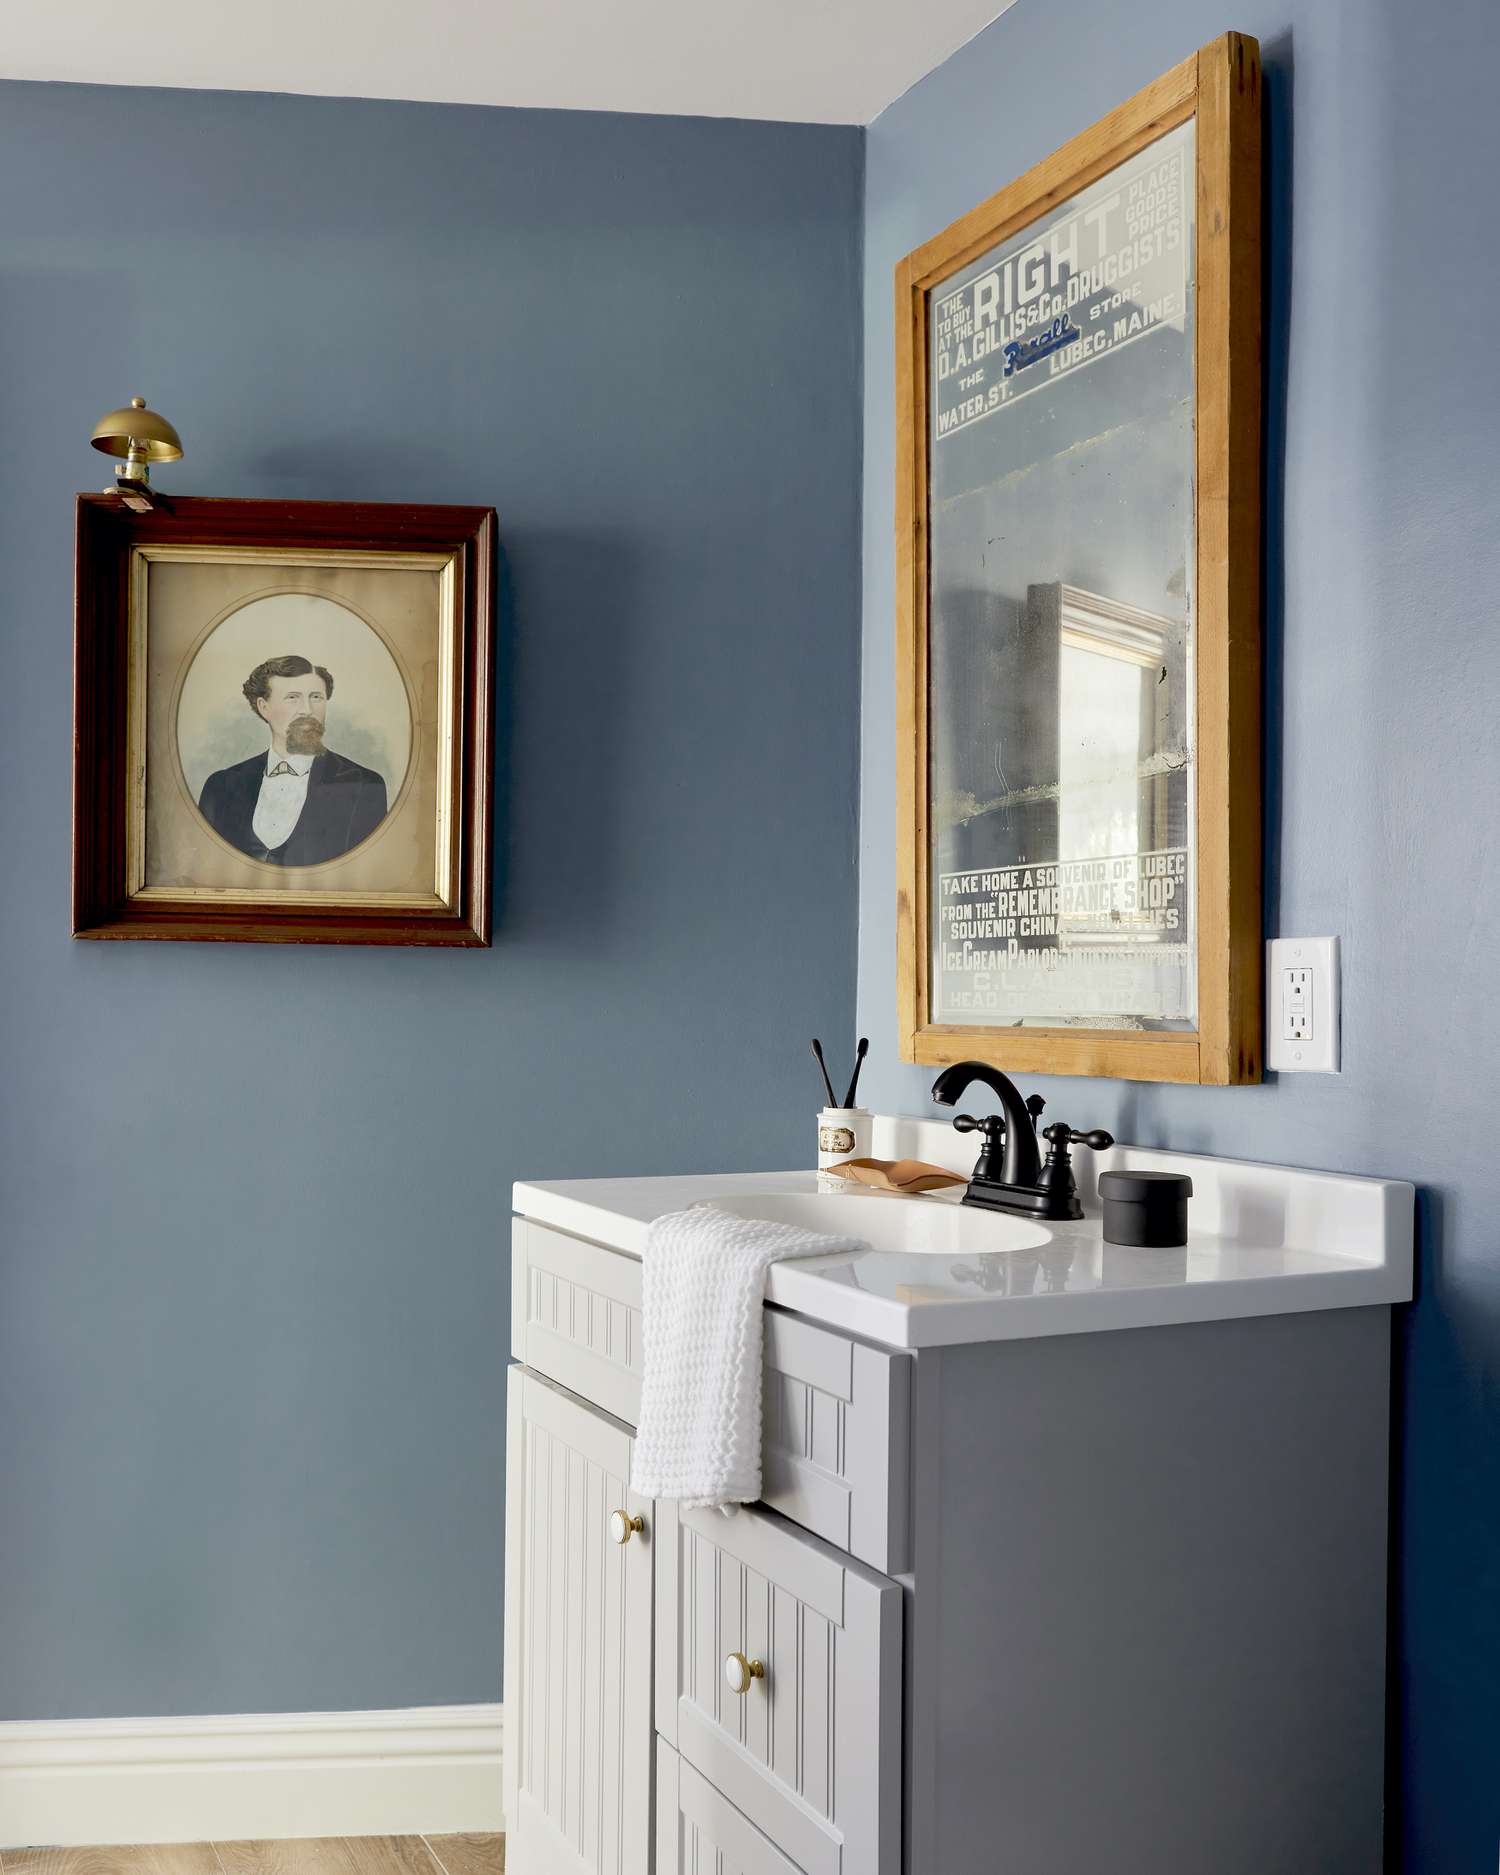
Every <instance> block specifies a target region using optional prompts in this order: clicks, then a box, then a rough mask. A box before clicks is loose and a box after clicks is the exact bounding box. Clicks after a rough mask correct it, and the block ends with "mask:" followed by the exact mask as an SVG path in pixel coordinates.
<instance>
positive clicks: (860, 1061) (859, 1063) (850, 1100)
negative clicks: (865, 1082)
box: [829, 1035, 870, 1107]
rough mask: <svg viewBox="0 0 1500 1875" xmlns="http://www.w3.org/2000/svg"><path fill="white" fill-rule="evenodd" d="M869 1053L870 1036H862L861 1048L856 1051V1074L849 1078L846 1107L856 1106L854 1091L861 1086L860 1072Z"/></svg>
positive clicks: (845, 1097)
mask: <svg viewBox="0 0 1500 1875" xmlns="http://www.w3.org/2000/svg"><path fill="white" fill-rule="evenodd" d="M869 1052H870V1038H869V1036H868V1035H861V1036H860V1038H859V1047H858V1048H856V1049H855V1051H854V1072H853V1074H851V1075H850V1076H849V1091H848V1093H847V1094H845V1096H844V1105H845V1106H846V1107H852V1106H853V1105H854V1090H855V1088H856V1087H858V1086H859V1071H860V1069H861V1068H862V1067H863V1066H864V1065H865V1056H866V1055H867V1054H869ZM832 1091H833V1090H832V1089H831V1088H830V1089H829V1092H830V1093H831V1092H832Z"/></svg>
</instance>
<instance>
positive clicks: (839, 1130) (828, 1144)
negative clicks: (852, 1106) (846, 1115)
mask: <svg viewBox="0 0 1500 1875" xmlns="http://www.w3.org/2000/svg"><path fill="white" fill-rule="evenodd" d="M853 1150H854V1134H853V1133H852V1132H851V1131H850V1129H849V1128H848V1127H847V1126H820V1127H819V1128H818V1151H819V1152H853Z"/></svg>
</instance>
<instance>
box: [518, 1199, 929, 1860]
mask: <svg viewBox="0 0 1500 1875" xmlns="http://www.w3.org/2000/svg"><path fill="white" fill-rule="evenodd" d="M512 1256H513V1264H512V1270H513V1311H514V1312H513V1318H512V1347H513V1352H514V1354H515V1356H516V1359H517V1362H518V1363H520V1364H518V1365H516V1366H513V1367H512V1368H511V1370H510V1382H509V1393H508V1413H509V1426H508V1437H507V1466H508V1473H509V1475H508V1478H507V1505H506V1604H505V1606H506V1619H505V1659H506V1669H505V1672H506V1683H505V1709H506V1725H507V1741H506V1755H505V1762H506V1781H507V1795H506V1827H507V1833H508V1845H507V1866H508V1867H509V1868H511V1869H512V1870H513V1871H518V1872H519V1875H553V1872H554V1871H558V1872H561V1871H567V1872H568V1875H573V1871H580V1872H582V1871H587V1872H588V1875H616V1872H618V1875H636V1871H645V1870H648V1869H651V1868H657V1869H668V1868H674V1867H677V1866H678V1863H677V1862H676V1861H675V1860H674V1859H673V1857H674V1856H680V1855H685V1856H686V1858H687V1859H686V1860H685V1862H684V1863H683V1864H682V1866H683V1867H684V1868H685V1869H687V1870H693V1869H695V1868H701V1867H702V1866H703V1863H702V1860H701V1858H702V1857H703V1856H705V1855H707V1854H708V1853H709V1845H711V1844H712V1845H714V1848H713V1853H715V1854H717V1855H719V1856H721V1857H723V1858H724V1860H725V1866H726V1867H734V1866H740V1867H743V1868H744V1869H745V1870H746V1871H747V1875H749V1872H750V1871H754V1872H755V1875H761V1871H769V1870H785V1871H789V1872H790V1875H900V1868H901V1720H902V1677H903V1676H902V1663H901V1624H902V1592H901V1588H900V1585H899V1583H897V1582H896V1581H894V1580H892V1579H891V1577H890V1576H888V1575H885V1574H882V1573H880V1572H879V1571H878V1570H877V1569H876V1568H873V1567H870V1566H869V1565H867V1564H866V1563H864V1562H861V1561H860V1560H859V1559H858V1557H856V1556H855V1555H854V1554H852V1553H850V1551H849V1546H850V1544H851V1542H853V1541H857V1542H858V1543H859V1544H860V1546H861V1548H862V1550H863V1551H864V1552H865V1553H866V1554H868V1555H871V1556H874V1557H875V1558H877V1559H878V1560H879V1561H881V1562H886V1561H893V1560H900V1559H902V1558H903V1556H904V1550H905V1547H906V1541H907V1518H906V1510H905V1506H906V1496H905V1493H906V1474H907V1466H906V1437H907V1425H906V1409H907V1402H908V1380H909V1369H910V1357H909V1356H906V1355H903V1354H899V1353H895V1352H893V1351H890V1350H884V1349H873V1348H867V1347H862V1346H857V1345H856V1344H855V1343H854V1342H853V1341H852V1340H851V1339H850V1338H849V1337H848V1336H846V1335H839V1334H835V1333H832V1332H830V1331H828V1330H826V1329H822V1328H820V1327H818V1326H817V1325H816V1324H813V1323H810V1322H802V1321H799V1320H796V1319H795V1318H790V1317H780V1316H774V1315H773V1316H770V1317H768V1324H767V1335H766V1373H765V1397H766V1407H767V1412H766V1426H767V1434H766V1444H767V1457H768V1462H767V1466H766V1477H767V1486H766V1489H767V1502H769V1503H774V1504H778V1505H779V1506H780V1507H781V1508H782V1509H783V1510H784V1512H785V1513H786V1515H785V1517H783V1516H778V1515H774V1514H768V1513H767V1512H763V1511H760V1510H758V1509H747V1510H744V1511H742V1512H740V1513H739V1514H738V1515H736V1516H734V1517H732V1518H725V1517H721V1516H718V1515H717V1514H710V1513H704V1512H694V1511H681V1512H679V1510H678V1507H677V1506H676V1505H675V1504H671V1503H667V1504H660V1505H657V1504H653V1503H651V1502H646V1501H642V1500H638V1499H637V1498H636V1497H635V1496H634V1494H633V1493H632V1492H630V1491H629V1489H628V1479H629V1475H630V1446H631V1431H632V1426H633V1422H634V1419H635V1417H636V1414H637V1412H638V1410H639V1403H640V1279H641V1268H640V1264H639V1262H638V1261H637V1260H635V1259H633V1258H631V1257H628V1256H624V1255H622V1254H620V1252H618V1251H616V1250H613V1249H610V1248H608V1247H606V1246H604V1245H601V1244H597V1243H594V1242H591V1241H589V1240H587V1239H584V1238H577V1237H572V1236H569V1235H568V1234H566V1233H564V1232H560V1231H557V1230H552V1229H548V1228H547V1227H546V1226H544V1225H540V1224H536V1223H530V1222H528V1221H527V1220H525V1219H522V1218H518V1219H517V1220H516V1221H515V1225H514V1229H513V1235H512ZM790 1520H795V1523H794V1522H793V1521H790ZM797 1525H800V1526H801V1528H798V1527H796V1526H797ZM809 1533H818V1534H809ZM622 1536H623V1537H624V1539H625V1540H624V1541H623V1542H621V1541H620V1540H619V1539H620V1538H621V1537H622ZM824 1536H831V1537H833V1538H835V1539H837V1540H838V1541H839V1543H840V1547H839V1548H837V1549H836V1548H835V1547H834V1546H833V1544H831V1543H829V1542H827V1541H824V1540H823V1537H824ZM653 1642H654V1645H653ZM731 1675H737V1676H738V1677H737V1679H736V1682H735V1684H734V1685H733V1686H732V1685H731V1684H730V1676H731ZM654 1732H659V1734H660V1739H654V1738H653V1733H654ZM654 1750H659V1751H661V1752H662V1753H664V1754H666V1755H665V1757H664V1758H663V1760H662V1762H663V1763H670V1765H671V1767H672V1771H671V1777H672V1790H673V1792H674V1797H673V1802H674V1803H675V1802H676V1801H677V1798H676V1795H675V1793H676V1792H677V1791H678V1790H679V1788H680V1787H681V1783H682V1778H685V1779H686V1788H687V1791H688V1798H687V1802H688V1809H687V1810H686V1811H684V1812H683V1813H682V1815H681V1816H678V1815H677V1813H676V1812H675V1811H674V1813H673V1815H672V1816H671V1817H668V1816H667V1815H666V1813H665V1812H664V1811H661V1810H660V1809H659V1810H658V1815H657V1817H656V1821H655V1826H654V1829H653V1826H652V1821H651V1816H650V1807H651V1796H652V1792H653V1788H657V1787H659V1785H658V1782H657V1780H659V1778H660V1776H661V1775H662V1772H661V1770H660V1768H658V1769H657V1771H656V1772H655V1774H653V1752H654ZM679 1759H680V1761H681V1775H680V1776H679V1772H678V1763H679ZM700 1787H701V1788H700ZM695 1792H698V1793H699V1800H697V1801H696V1803H695V1800H694V1793H695ZM705 1792H706V1793H707V1794H706V1795H705V1794H703V1793H705ZM695 1819H696V1820H695ZM679 1832H683V1833H681V1834H680V1835H679ZM693 1832H697V1834H696V1835H695V1834H694V1833H693ZM653 1839H654V1845H655V1847H654V1850H653ZM672 1844H677V1845H678V1846H677V1847H676V1848H670V1847H669V1845H672ZM684 1844H685V1845H686V1847H685V1848H684V1847H683V1846H682V1845H684ZM694 1856H697V1857H699V1858H700V1859H699V1861H697V1862H695V1861H694V1860H693V1859H692V1858H693V1857H694ZM708 1866H710V1867H716V1866H717V1864H715V1863H712V1862H710V1863H709V1864H708Z"/></svg>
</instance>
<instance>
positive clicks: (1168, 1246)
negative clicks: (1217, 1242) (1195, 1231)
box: [1099, 1172, 1193, 1250]
mask: <svg viewBox="0 0 1500 1875" xmlns="http://www.w3.org/2000/svg"><path fill="white" fill-rule="evenodd" d="M1192 1195H1193V1181H1192V1180H1191V1179H1190V1178H1189V1177H1187V1175H1186V1174H1185V1173H1183V1172H1101V1173H1100V1174H1099V1196H1100V1199H1101V1200H1102V1201H1103V1204H1104V1241H1105V1242H1106V1243H1120V1244H1135V1245H1139V1246H1140V1247H1141V1248H1143V1249H1147V1250H1172V1249H1176V1248H1177V1247H1178V1246H1180V1245H1182V1244H1185V1243H1186V1242H1187V1201H1188V1199H1189V1198H1191V1197H1192Z"/></svg>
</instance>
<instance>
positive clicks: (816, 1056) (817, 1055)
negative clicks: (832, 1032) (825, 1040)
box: [812, 1035, 838, 1107]
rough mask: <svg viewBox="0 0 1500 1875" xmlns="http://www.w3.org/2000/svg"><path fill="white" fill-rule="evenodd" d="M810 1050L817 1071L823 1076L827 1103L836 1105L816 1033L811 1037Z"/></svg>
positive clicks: (831, 1105) (831, 1083) (826, 1064)
mask: <svg viewBox="0 0 1500 1875" xmlns="http://www.w3.org/2000/svg"><path fill="white" fill-rule="evenodd" d="M812 1051H813V1060H814V1061H816V1062H817V1064H818V1072H819V1073H820V1074H821V1075H822V1077H823V1085H824V1086H825V1087H826V1088H827V1089H828V1104H829V1106H830V1107H833V1106H837V1105H838V1103H837V1101H835V1099H834V1097H833V1082H832V1081H830V1080H829V1078H828V1063H827V1062H826V1061H825V1060H824V1059H823V1044H822V1043H821V1042H820V1041H819V1040H818V1038H817V1036H816V1035H815V1036H814V1037H813V1050H812Z"/></svg>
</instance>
